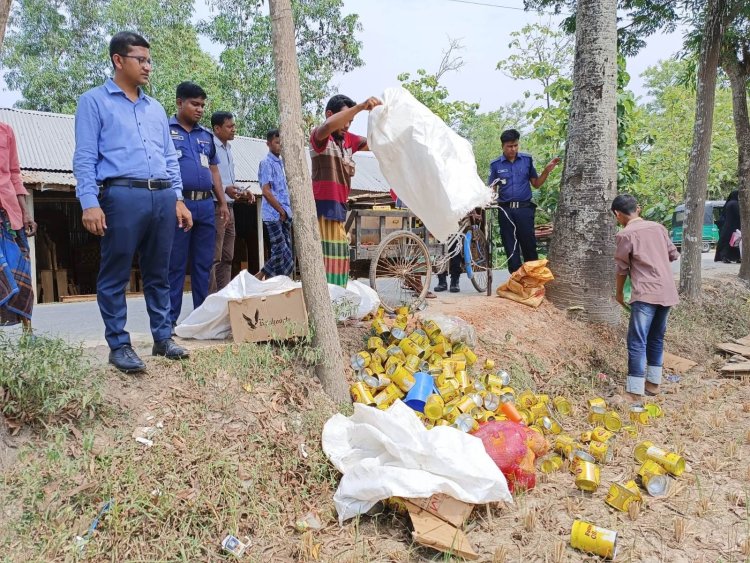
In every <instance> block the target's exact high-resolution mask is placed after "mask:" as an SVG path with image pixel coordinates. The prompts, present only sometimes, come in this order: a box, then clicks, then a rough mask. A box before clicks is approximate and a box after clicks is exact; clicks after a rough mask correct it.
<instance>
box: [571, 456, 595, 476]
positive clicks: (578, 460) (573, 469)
mask: <svg viewBox="0 0 750 563" xmlns="http://www.w3.org/2000/svg"><path fill="white" fill-rule="evenodd" d="M584 461H586V462H588V463H592V464H594V465H596V460H595V459H594V457H593V456H592V455H591V454H589V453H587V452H585V451H583V450H574V451H573V457H572V458H571V462H570V472H571V473H573V474H575V473H576V470H577V467H578V464H580V463H582V462H584Z"/></svg>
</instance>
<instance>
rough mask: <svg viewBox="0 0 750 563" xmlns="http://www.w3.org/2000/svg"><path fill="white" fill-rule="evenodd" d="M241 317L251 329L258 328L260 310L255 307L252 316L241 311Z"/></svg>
mask: <svg viewBox="0 0 750 563" xmlns="http://www.w3.org/2000/svg"><path fill="white" fill-rule="evenodd" d="M242 317H243V318H244V319H245V321H247V326H249V327H250V329H251V330H255V329H256V328H258V321H259V320H260V312H259V311H258V309H255V316H254V318H250V317H248V316H247V315H246V314H245V313H242Z"/></svg>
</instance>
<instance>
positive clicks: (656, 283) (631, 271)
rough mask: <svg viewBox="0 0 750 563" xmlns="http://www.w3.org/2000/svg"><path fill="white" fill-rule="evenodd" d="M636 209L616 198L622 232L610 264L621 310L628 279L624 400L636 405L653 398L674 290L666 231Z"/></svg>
mask: <svg viewBox="0 0 750 563" xmlns="http://www.w3.org/2000/svg"><path fill="white" fill-rule="evenodd" d="M640 212H641V208H640V206H639V205H638V202H637V201H636V199H635V198H634V197H633V196H632V195H628V194H622V195H618V196H617V197H616V198H615V199H614V201H612V213H614V215H615V218H616V219H617V222H618V223H619V224H620V225H621V226H622V227H623V229H622V230H621V231H620V232H619V233H617V235H616V237H615V240H616V245H617V247H616V249H615V264H616V269H617V297H616V299H617V302H618V303H620V305H622V306H624V307H626V306H627V305H626V303H625V297H624V294H623V288H624V287H625V280H626V279H627V277H628V276H630V283H631V286H632V296H631V299H630V309H631V314H630V325H629V327H628V379H627V384H626V386H625V391H626V396H625V398H626V399H627V400H628V401H630V402H638V401H640V400H641V399H642V398H643V395H656V394H657V393H658V391H659V384H660V383H661V375H662V365H663V362H664V333H665V332H666V329H667V318H668V317H669V310H670V308H671V307H672V306H674V305H677V303H678V302H679V298H678V297H677V289H676V288H675V283H674V276H673V274H672V268H671V266H670V265H669V263H670V262H674V261H675V260H677V259H678V258H679V257H680V254H679V252H677V249H676V248H675V246H674V244H672V241H671V240H670V239H669V234H668V233H667V229H665V228H664V227H663V226H662V225H660V224H659V223H654V222H653V221H646V220H644V219H643V218H641V217H640Z"/></svg>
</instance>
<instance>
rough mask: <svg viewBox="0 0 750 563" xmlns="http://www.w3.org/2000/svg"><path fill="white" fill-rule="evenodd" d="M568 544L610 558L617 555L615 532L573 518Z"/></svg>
mask: <svg viewBox="0 0 750 563" xmlns="http://www.w3.org/2000/svg"><path fill="white" fill-rule="evenodd" d="M570 546H571V547H572V548H574V549H579V550H581V551H584V552H586V553H592V554H594V555H598V556H600V557H604V558H606V559H610V560H612V559H614V558H615V557H616V556H617V532H615V531H613V530H607V529H605V528H600V527H599V526H594V525H593V524H591V523H590V522H584V521H583V520H575V521H574V522H573V528H572V530H571V532H570Z"/></svg>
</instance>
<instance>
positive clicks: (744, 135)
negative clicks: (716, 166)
mask: <svg viewBox="0 0 750 563" xmlns="http://www.w3.org/2000/svg"><path fill="white" fill-rule="evenodd" d="M722 67H723V68H724V72H726V73H727V76H729V83H730V85H731V87H732V114H733V116H734V131H735V136H736V137H737V149H738V154H737V179H738V184H739V185H738V188H739V191H740V221H741V223H742V230H743V231H744V233H745V237H746V239H745V241H744V244H743V245H742V248H743V250H744V252H743V254H742V265H741V266H740V274H739V276H740V279H742V280H744V281H745V282H748V283H750V116H749V115H748V110H747V80H748V77H750V61H748V60H743V61H742V62H740V61H738V60H737V58H736V54H735V53H734V52H731V53H726V55H725V56H724V57H722Z"/></svg>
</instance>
